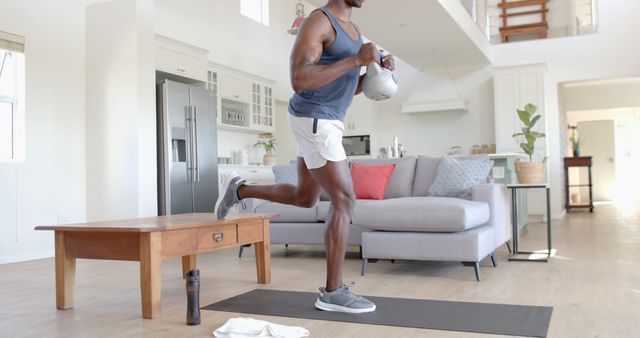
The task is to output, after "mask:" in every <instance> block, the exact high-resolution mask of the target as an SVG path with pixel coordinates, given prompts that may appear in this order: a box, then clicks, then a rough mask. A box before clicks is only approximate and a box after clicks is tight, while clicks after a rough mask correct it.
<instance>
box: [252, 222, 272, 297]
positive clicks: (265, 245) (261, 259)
mask: <svg viewBox="0 0 640 338" xmlns="http://www.w3.org/2000/svg"><path fill="white" fill-rule="evenodd" d="M262 234H263V236H262V242H258V243H255V250H256V270H257V272H258V284H269V283H271V236H270V234H269V220H268V219H265V220H263V221H262Z"/></svg>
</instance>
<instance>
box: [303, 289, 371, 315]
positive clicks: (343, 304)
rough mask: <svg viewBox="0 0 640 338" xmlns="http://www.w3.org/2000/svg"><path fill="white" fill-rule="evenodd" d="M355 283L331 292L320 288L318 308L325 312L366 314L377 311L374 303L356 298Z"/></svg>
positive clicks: (317, 301)
mask: <svg viewBox="0 0 640 338" xmlns="http://www.w3.org/2000/svg"><path fill="white" fill-rule="evenodd" d="M353 286H354V283H351V284H349V285H343V286H341V287H339V288H337V289H335V290H333V291H331V292H327V291H326V290H325V289H324V288H320V296H319V297H318V300H316V304H315V305H316V308H318V309H320V310H324V311H334V312H346V313H366V312H373V311H375V310H376V304H374V303H373V302H372V301H370V300H368V299H366V298H364V297H360V296H356V295H354V294H353V293H352V292H351V288H352V287H353Z"/></svg>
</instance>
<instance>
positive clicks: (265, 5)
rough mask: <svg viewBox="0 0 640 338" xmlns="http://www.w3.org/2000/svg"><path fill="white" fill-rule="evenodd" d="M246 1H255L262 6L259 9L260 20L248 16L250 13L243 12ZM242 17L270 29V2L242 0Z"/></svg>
mask: <svg viewBox="0 0 640 338" xmlns="http://www.w3.org/2000/svg"><path fill="white" fill-rule="evenodd" d="M245 1H254V2H256V3H258V4H259V5H260V8H259V12H260V18H259V19H258V18H256V17H253V16H250V15H248V13H246V12H243V8H244V7H245V6H243V3H244V2H245ZM240 15H242V16H244V17H245V18H249V19H251V20H253V21H255V22H257V23H260V24H263V25H265V26H267V27H269V16H270V14H269V0H240Z"/></svg>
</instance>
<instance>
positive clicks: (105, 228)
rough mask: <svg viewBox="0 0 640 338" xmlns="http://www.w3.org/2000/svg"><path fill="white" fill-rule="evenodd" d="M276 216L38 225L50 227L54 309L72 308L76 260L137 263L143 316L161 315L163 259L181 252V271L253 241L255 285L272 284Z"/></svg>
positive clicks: (189, 216)
mask: <svg viewBox="0 0 640 338" xmlns="http://www.w3.org/2000/svg"><path fill="white" fill-rule="evenodd" d="M275 216H276V215H274V214H243V215H235V216H230V217H227V218H226V219H223V220H218V219H217V218H216V216H215V215H214V214H205V213H203V214H181V215H170V216H158V217H148V218H138V219H128V220H118V221H107V222H92V223H82V224H61V225H51V226H39V227H36V228H35V229H36V230H54V231H55V248H56V257H55V264H56V307H57V308H58V309H61V310H64V309H70V308H72V307H73V287H74V284H75V271H76V258H87V259H110V260H123V261H139V262H140V291H141V296H142V298H141V299H142V317H144V318H149V319H151V318H156V317H159V316H160V303H161V289H162V288H161V283H162V259H164V258H169V257H177V256H182V270H183V273H186V272H188V271H190V270H193V269H195V267H196V255H197V254H199V253H203V252H207V251H212V250H218V249H223V248H229V247H234V246H239V245H243V244H251V243H255V251H256V269H257V275H258V283H260V284H268V283H270V282H271V253H270V243H271V242H270V237H269V220H270V219H271V218H273V217H275Z"/></svg>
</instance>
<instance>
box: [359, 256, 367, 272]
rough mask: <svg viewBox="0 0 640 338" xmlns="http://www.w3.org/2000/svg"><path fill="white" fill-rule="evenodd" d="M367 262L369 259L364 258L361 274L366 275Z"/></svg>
mask: <svg viewBox="0 0 640 338" xmlns="http://www.w3.org/2000/svg"><path fill="white" fill-rule="evenodd" d="M367 263H368V261H367V259H363V260H362V271H361V272H360V275H361V276H364V274H365V273H367Z"/></svg>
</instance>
